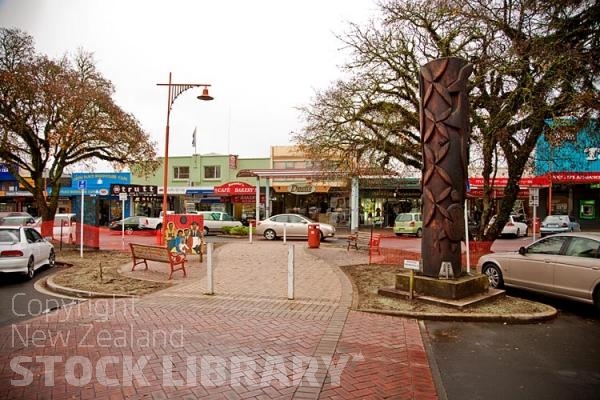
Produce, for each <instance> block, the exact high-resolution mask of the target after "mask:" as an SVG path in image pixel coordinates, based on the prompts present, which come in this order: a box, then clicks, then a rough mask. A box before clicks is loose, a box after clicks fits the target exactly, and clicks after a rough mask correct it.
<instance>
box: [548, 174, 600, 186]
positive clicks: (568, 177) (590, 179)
mask: <svg viewBox="0 0 600 400" xmlns="http://www.w3.org/2000/svg"><path fill="white" fill-rule="evenodd" d="M551 175H552V182H555V183H574V184H578V183H598V182H600V172H553V173H552V174H551Z"/></svg>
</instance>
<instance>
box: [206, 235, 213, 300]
mask: <svg viewBox="0 0 600 400" xmlns="http://www.w3.org/2000/svg"><path fill="white" fill-rule="evenodd" d="M212 250H213V244H212V243H207V244H206V293H205V294H215V289H214V280H213V268H212Z"/></svg>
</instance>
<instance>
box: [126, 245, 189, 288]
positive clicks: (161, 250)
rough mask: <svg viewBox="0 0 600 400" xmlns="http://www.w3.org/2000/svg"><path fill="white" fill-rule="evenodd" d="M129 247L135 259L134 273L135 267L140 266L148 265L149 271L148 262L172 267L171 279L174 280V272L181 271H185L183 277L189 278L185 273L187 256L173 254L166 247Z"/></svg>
mask: <svg viewBox="0 0 600 400" xmlns="http://www.w3.org/2000/svg"><path fill="white" fill-rule="evenodd" d="M129 247H131V255H132V257H133V267H132V268H131V270H132V271H135V267H136V266H137V265H139V264H144V265H146V269H148V262H147V261H156V262H162V263H166V264H169V265H170V266H171V273H170V274H169V279H172V277H173V272H175V271H179V270H182V271H183V276H187V273H186V271H185V262H186V258H185V254H179V253H173V252H171V251H169V249H167V248H166V247H159V246H150V245H146V244H138V243H129Z"/></svg>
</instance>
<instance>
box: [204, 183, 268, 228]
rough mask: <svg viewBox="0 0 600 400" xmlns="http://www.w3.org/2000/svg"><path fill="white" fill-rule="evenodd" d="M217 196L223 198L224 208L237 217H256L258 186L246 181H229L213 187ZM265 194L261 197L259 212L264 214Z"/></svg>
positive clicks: (240, 218)
mask: <svg viewBox="0 0 600 400" xmlns="http://www.w3.org/2000/svg"><path fill="white" fill-rule="evenodd" d="M213 192H214V195H215V196H219V197H220V198H221V201H220V203H221V204H222V205H223V209H222V210H219V211H224V212H227V213H229V214H231V215H233V217H234V218H235V219H239V220H246V219H255V218H256V187H255V186H253V185H250V184H249V183H246V182H237V181H235V182H227V183H224V184H222V185H220V186H215V187H214V188H213ZM265 199H266V197H265V194H264V193H261V194H260V197H259V212H260V215H262V216H264V207H262V206H261V205H264V204H265Z"/></svg>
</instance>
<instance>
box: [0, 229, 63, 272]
mask: <svg viewBox="0 0 600 400" xmlns="http://www.w3.org/2000/svg"><path fill="white" fill-rule="evenodd" d="M54 264H55V254H54V246H53V245H52V243H50V242H49V241H47V240H46V239H44V238H43V237H42V235H41V234H40V233H39V232H38V231H37V230H35V229H34V228H32V227H27V226H9V225H7V226H0V272H2V273H15V272H16V273H23V274H25V275H26V276H27V278H29V279H32V278H33V276H34V275H35V271H36V270H37V269H38V268H40V267H42V266H44V265H49V266H50V267H53V266H54Z"/></svg>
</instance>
